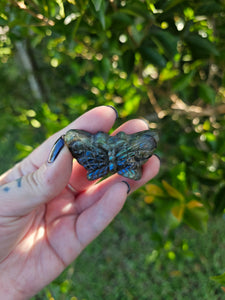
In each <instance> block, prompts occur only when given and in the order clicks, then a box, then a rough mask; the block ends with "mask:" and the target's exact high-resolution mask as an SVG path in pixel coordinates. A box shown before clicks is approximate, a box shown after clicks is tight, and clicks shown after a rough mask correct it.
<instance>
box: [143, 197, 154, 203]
mask: <svg viewBox="0 0 225 300" xmlns="http://www.w3.org/2000/svg"><path fill="white" fill-rule="evenodd" d="M154 200H155V197H154V196H146V197H144V201H145V203H147V204H151V203H152V202H153V201H154Z"/></svg>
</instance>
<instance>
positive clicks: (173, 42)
mask: <svg viewBox="0 0 225 300" xmlns="http://www.w3.org/2000/svg"><path fill="white" fill-rule="evenodd" d="M150 35H151V38H152V39H153V41H154V42H155V43H156V44H157V45H158V46H159V48H163V52H164V54H165V55H166V56H168V57H169V58H173V57H174V55H175V54H176V53H177V41H178V38H177V37H175V36H174V35H172V34H171V33H170V32H168V31H166V30H162V29H161V28H160V29H157V30H152V31H150Z"/></svg>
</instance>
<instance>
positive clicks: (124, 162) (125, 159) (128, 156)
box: [116, 142, 141, 180]
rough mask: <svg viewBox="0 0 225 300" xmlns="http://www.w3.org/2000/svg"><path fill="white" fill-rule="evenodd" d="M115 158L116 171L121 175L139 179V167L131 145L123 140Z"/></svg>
mask: <svg viewBox="0 0 225 300" xmlns="http://www.w3.org/2000/svg"><path fill="white" fill-rule="evenodd" d="M116 160H117V168H118V171H117V173H118V174H119V175H122V176H123V177H126V178H130V179H133V180H139V179H140V178H141V167H140V165H139V164H137V162H136V161H135V153H134V151H133V149H132V146H131V145H129V144H128V143H126V142H124V144H123V146H122V147H120V149H119V151H118V152H117V153H116Z"/></svg>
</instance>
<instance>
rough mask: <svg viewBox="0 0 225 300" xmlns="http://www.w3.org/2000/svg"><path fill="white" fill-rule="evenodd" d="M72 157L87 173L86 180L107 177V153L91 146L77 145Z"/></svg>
mask: <svg viewBox="0 0 225 300" xmlns="http://www.w3.org/2000/svg"><path fill="white" fill-rule="evenodd" d="M75 149H76V150H75V151H74V152H73V155H74V157H75V158H76V160H77V161H78V163H79V164H81V165H82V166H83V167H84V168H85V169H86V170H87V171H88V173H87V178H88V180H95V179H98V178H100V177H103V176H105V175H107V173H108V163H107V153H106V152H105V151H104V150H103V149H100V148H98V147H95V146H93V145H91V146H88V145H79V147H75Z"/></svg>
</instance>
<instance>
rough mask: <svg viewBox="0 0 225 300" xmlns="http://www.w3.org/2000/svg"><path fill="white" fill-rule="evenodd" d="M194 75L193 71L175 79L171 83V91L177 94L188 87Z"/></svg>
mask: <svg viewBox="0 0 225 300" xmlns="http://www.w3.org/2000/svg"><path fill="white" fill-rule="evenodd" d="M194 75H195V71H194V70H193V71H191V72H190V73H188V74H184V75H181V76H179V77H177V79H175V81H174V83H173V90H174V91H177V92H178V91H181V90H183V89H185V88H186V87H188V86H189V85H190V83H191V82H192V80H193V77H194Z"/></svg>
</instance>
